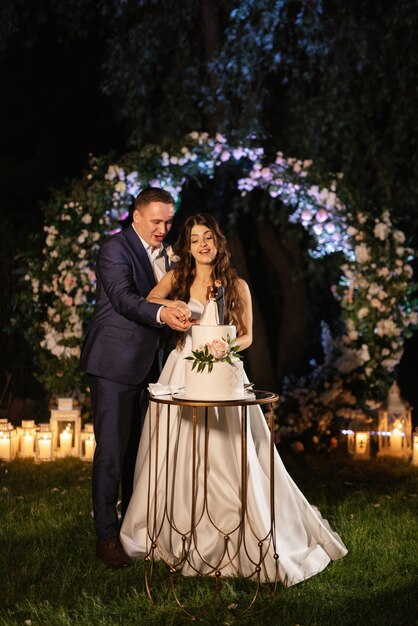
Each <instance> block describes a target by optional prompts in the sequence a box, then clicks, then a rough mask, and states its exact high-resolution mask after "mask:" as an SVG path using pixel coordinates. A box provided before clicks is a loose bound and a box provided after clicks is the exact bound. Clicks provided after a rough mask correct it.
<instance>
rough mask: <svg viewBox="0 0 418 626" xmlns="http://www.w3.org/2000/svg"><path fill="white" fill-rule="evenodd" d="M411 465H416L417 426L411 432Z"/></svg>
mask: <svg viewBox="0 0 418 626" xmlns="http://www.w3.org/2000/svg"><path fill="white" fill-rule="evenodd" d="M412 465H418V426H417V428H416V429H415V430H414V432H413V433H412Z"/></svg>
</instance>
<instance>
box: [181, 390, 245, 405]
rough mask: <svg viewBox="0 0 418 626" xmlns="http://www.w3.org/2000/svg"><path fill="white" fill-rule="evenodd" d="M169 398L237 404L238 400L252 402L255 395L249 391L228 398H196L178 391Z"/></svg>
mask: <svg viewBox="0 0 418 626" xmlns="http://www.w3.org/2000/svg"><path fill="white" fill-rule="evenodd" d="M171 397H172V398H173V399H174V400H176V399H177V400H194V401H195V402H214V403H215V402H237V401H239V400H252V399H254V398H255V394H254V393H252V392H251V391H244V393H243V394H240V395H237V396H234V397H233V398H231V396H228V398H196V396H194V395H190V394H189V393H186V392H185V391H179V392H177V393H173V394H171Z"/></svg>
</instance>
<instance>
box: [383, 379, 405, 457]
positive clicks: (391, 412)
mask: <svg viewBox="0 0 418 626" xmlns="http://www.w3.org/2000/svg"><path fill="white" fill-rule="evenodd" d="M378 420H379V422H378V434H379V451H378V455H379V456H392V457H398V458H406V459H408V458H410V457H411V454H412V447H411V433H412V412H411V407H410V406H409V405H408V404H407V403H406V402H404V401H403V400H402V399H401V395H400V391H399V387H398V385H397V384H396V382H395V383H393V384H392V386H391V388H390V389H389V394H388V399H387V402H385V403H384V404H382V406H381V407H380V409H379V412H378Z"/></svg>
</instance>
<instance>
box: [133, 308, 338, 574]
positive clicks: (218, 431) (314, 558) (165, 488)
mask: <svg viewBox="0 0 418 626" xmlns="http://www.w3.org/2000/svg"><path fill="white" fill-rule="evenodd" d="M189 307H190V308H191V310H192V312H193V316H194V317H195V318H198V317H200V316H201V314H202V311H203V305H202V304H201V303H200V302H198V301H196V300H191V301H190V303H189ZM190 351H191V334H190V332H188V333H187V334H186V338H185V345H184V347H183V348H182V350H181V351H179V350H173V352H171V354H170V355H169V357H168V359H167V362H166V364H165V367H164V369H163V371H162V373H161V376H160V379H159V382H160V383H161V384H163V385H171V386H175V387H179V388H180V387H183V386H184V364H185V361H184V357H185V356H187V355H188V354H190ZM247 415H248V422H247V451H248V452H247V459H248V462H247V478H248V490H247V497H246V507H245V508H244V510H243V504H242V500H243V498H242V494H241V485H242V470H241V459H242V456H241V455H242V445H241V440H242V437H241V408H240V407H220V408H216V407H215V408H210V409H209V410H208V423H207V427H206V428H205V421H204V409H203V408H202V409H199V412H198V418H197V429H196V440H195V450H196V457H195V463H196V473H197V477H198V478H197V481H196V484H195V485H194V493H193V492H192V487H193V485H192V469H191V468H192V446H193V428H192V419H191V409H190V408H188V407H183V408H181V407H177V406H171V407H170V412H169V413H168V411H167V405H162V404H160V416H159V429H158V433H156V429H155V405H154V408H153V415H152V419H151V421H150V416H149V414H147V417H146V420H145V425H144V430H143V434H142V438H141V442H140V446H139V450H138V458H137V463H136V469H135V482H134V492H133V495H132V499H131V501H130V504H129V507H128V510H127V513H126V515H125V518H124V521H123V524H122V529H121V541H122V544H123V546H124V548H125V550H126V552H127V554H129V555H130V556H132V557H141V556H142V557H144V556H145V555H146V554H148V553H149V552H150V549H151V545H152V542H154V546H153V548H154V558H160V559H164V560H165V561H166V562H167V563H169V565H170V566H171V567H172V568H175V569H178V570H179V571H181V572H182V573H183V574H184V575H196V574H199V573H200V574H216V575H219V573H220V574H221V575H222V576H243V577H254V578H257V577H258V576H259V577H260V580H262V581H271V582H273V581H275V580H281V581H282V583H283V584H284V585H286V586H290V585H294V584H296V583H299V582H301V581H302V580H305V579H306V578H309V577H310V576H313V575H314V574H317V573H318V572H320V571H321V570H323V569H324V568H325V567H326V566H327V565H328V563H329V562H330V560H335V559H339V558H341V557H342V556H344V555H345V554H346V553H347V550H346V548H345V546H344V544H343V542H342V541H341V539H340V537H339V536H338V535H337V534H336V533H335V532H333V531H332V530H331V528H330V526H329V524H328V522H327V521H326V520H324V519H323V518H322V517H321V515H320V513H319V511H318V510H317V509H316V508H314V507H313V506H311V505H310V504H309V502H308V501H307V500H306V498H305V497H304V495H303V494H302V493H301V491H300V490H299V489H298V487H297V486H296V484H295V483H294V482H293V480H292V479H291V477H290V476H289V474H288V473H287V471H286V469H285V467H284V465H283V463H282V460H281V459H280V456H279V454H278V453H277V451H276V450H274V515H273V516H272V515H271V495H270V432H269V429H268V426H267V423H266V420H265V417H264V415H263V412H262V411H261V409H260V407H259V406H258V405H254V406H250V407H248V408H247ZM150 426H151V427H150ZM205 433H207V435H206V436H205ZM150 437H151V444H150ZM157 438H158V444H157ZM150 450H151V453H150ZM156 451H158V456H157V466H158V474H157V476H158V478H157V484H156V485H155V471H154V467H155V462H156ZM150 454H151V463H150ZM150 468H151V469H150ZM149 485H150V487H149ZM155 486H156V489H155ZM155 494H156V496H155ZM244 500H245V498H244ZM192 516H194V517H193V520H194V522H191V519H192ZM272 517H273V518H274V522H273V523H272ZM147 519H148V524H147ZM192 525H194V527H195V529H194V531H192V530H191V526H192ZM147 527H148V528H149V531H148V529H147ZM150 534H151V535H153V536H152V538H151V537H150Z"/></svg>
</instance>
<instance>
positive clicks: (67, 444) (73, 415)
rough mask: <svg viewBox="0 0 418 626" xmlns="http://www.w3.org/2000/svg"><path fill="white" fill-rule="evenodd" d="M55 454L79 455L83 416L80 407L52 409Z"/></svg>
mask: <svg viewBox="0 0 418 626" xmlns="http://www.w3.org/2000/svg"><path fill="white" fill-rule="evenodd" d="M50 425H51V430H52V433H53V446H54V454H55V455H56V456H57V457H64V456H77V455H78V452H79V447H80V429H81V417H80V411H79V410H78V409H64V410H59V409H52V411H51V419H50Z"/></svg>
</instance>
